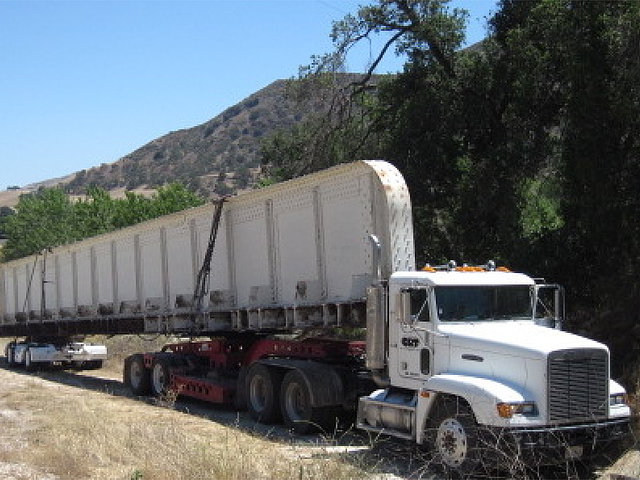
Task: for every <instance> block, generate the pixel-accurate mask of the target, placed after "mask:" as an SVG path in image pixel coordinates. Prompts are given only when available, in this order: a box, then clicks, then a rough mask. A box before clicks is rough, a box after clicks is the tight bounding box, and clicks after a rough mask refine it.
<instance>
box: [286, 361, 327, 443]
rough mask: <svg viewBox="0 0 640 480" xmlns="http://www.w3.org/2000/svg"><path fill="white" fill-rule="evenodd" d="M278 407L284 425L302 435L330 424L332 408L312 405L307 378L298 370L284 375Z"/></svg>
mask: <svg viewBox="0 0 640 480" xmlns="http://www.w3.org/2000/svg"><path fill="white" fill-rule="evenodd" d="M280 408H281V410H282V418H283V420H284V423H285V425H286V426H287V427H289V428H291V429H293V431H294V432H295V433H298V434H302V435H304V434H307V433H313V432H315V431H318V430H323V429H325V428H327V427H328V426H330V425H329V420H330V417H331V415H330V414H331V412H332V410H331V409H329V408H326V407H325V408H323V407H313V406H312V404H311V392H310V391H309V386H308V382H307V378H306V377H305V375H304V373H302V372H300V371H299V370H291V371H290V372H289V373H287V374H286V375H285V377H284V380H283V381H282V388H281V390H280Z"/></svg>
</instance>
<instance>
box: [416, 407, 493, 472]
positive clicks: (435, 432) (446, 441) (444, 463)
mask: <svg viewBox="0 0 640 480" xmlns="http://www.w3.org/2000/svg"><path fill="white" fill-rule="evenodd" d="M434 408H435V409H436V410H435V412H434V416H433V418H432V420H431V421H430V422H429V428H428V429H427V432H426V438H427V441H428V442H429V444H430V446H431V447H432V448H433V464H434V466H435V467H436V468H438V469H439V470H441V471H443V472H445V473H447V474H449V475H454V474H458V475H460V476H467V475H469V474H471V473H472V472H473V471H474V470H476V468H478V466H479V465H480V461H481V457H480V449H479V440H478V426H477V424H476V420H475V416H474V415H473V411H472V410H471V408H470V407H469V405H468V404H467V403H466V402H465V401H464V400H462V399H460V398H455V397H448V398H444V399H442V400H440V401H439V402H438V403H437V404H436V405H435V406H434Z"/></svg>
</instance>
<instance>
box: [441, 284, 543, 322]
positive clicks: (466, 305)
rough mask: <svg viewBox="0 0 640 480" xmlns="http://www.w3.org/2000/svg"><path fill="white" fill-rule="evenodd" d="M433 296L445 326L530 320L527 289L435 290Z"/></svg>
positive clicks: (529, 302)
mask: <svg viewBox="0 0 640 480" xmlns="http://www.w3.org/2000/svg"><path fill="white" fill-rule="evenodd" d="M435 293H436V304H437V306H438V317H439V318H440V320H441V321H444V322H455V321H491V320H523V319H531V318H532V309H531V289H530V287H529V286H528V285H501V286H468V287H436V288H435Z"/></svg>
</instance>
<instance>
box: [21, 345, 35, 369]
mask: <svg viewBox="0 0 640 480" xmlns="http://www.w3.org/2000/svg"><path fill="white" fill-rule="evenodd" d="M24 368H26V369H27V371H29V372H33V371H35V369H36V362H34V361H33V360H32V358H31V349H30V348H28V349H27V351H26V352H25V354H24Z"/></svg>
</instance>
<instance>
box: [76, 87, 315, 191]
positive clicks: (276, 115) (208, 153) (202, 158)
mask: <svg viewBox="0 0 640 480" xmlns="http://www.w3.org/2000/svg"><path fill="white" fill-rule="evenodd" d="M286 87H287V82H286V81H284V80H278V81H275V82H273V83H272V84H270V85H268V86H267V87H265V88H263V89H262V90H259V91H258V92H256V93H254V94H253V95H251V96H249V97H248V98H246V99H245V100H243V101H242V102H240V103H238V104H237V105H234V106H232V107H230V108H228V109H226V110H225V111H224V112H222V113H221V114H219V115H218V116H216V117H214V118H213V119H211V120H209V121H207V122H205V123H203V124H202V125H198V126H196V127H193V128H188V129H184V130H178V131H175V132H170V133H168V134H167V135H164V136H162V137H160V138H157V139H155V140H153V141H151V142H149V143H148V144H146V145H144V146H142V147H141V148H139V149H137V150H135V151H134V152H132V153H130V154H129V155H126V156H125V157H123V158H121V159H120V160H118V161H117V162H115V163H112V164H102V165H101V166H99V167H95V168H91V169H89V170H82V171H80V172H78V173H76V175H75V177H74V178H73V179H72V180H71V181H69V182H68V183H66V187H67V189H68V191H69V192H70V193H73V194H79V193H82V192H83V191H84V189H85V188H86V187H87V186H89V185H98V186H101V187H104V188H106V189H108V190H112V189H115V188H118V187H126V188H127V189H135V188H138V187H140V186H147V187H157V186H160V185H163V184H165V183H167V182H171V181H180V182H182V183H184V184H186V185H189V186H190V187H192V188H196V189H200V190H201V191H203V193H204V192H206V193H207V194H208V193H210V192H212V191H215V192H216V193H218V194H220V195H222V194H228V193H231V192H232V191H233V190H234V189H235V188H245V187H247V186H248V185H250V184H252V183H253V182H254V181H255V179H256V176H257V174H258V171H259V165H260V158H259V152H260V142H261V140H262V139H263V138H264V137H265V136H266V135H269V134H270V133H272V132H274V131H275V130H277V129H280V128H286V127H289V126H291V125H293V124H294V123H295V122H298V121H300V120H301V119H302V118H303V115H302V113H300V112H298V111H297V106H296V104H295V102H294V101H292V100H290V99H289V98H288V95H287V92H286Z"/></svg>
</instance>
